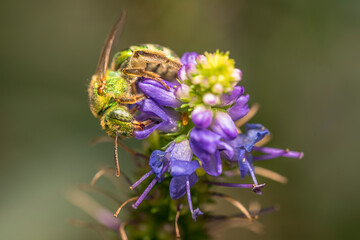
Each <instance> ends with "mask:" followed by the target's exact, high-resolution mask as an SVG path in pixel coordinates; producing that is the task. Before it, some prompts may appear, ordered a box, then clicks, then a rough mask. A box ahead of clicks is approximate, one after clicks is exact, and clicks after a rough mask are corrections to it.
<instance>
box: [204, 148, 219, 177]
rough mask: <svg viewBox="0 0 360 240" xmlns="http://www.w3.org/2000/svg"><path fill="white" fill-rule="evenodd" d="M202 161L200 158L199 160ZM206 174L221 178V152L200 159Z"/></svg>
mask: <svg viewBox="0 0 360 240" xmlns="http://www.w3.org/2000/svg"><path fill="white" fill-rule="evenodd" d="M199 159H200V158H199ZM200 161H201V163H202V167H203V169H204V170H205V172H206V173H207V174H209V175H212V176H219V175H220V174H221V173H222V164H221V158H220V152H219V150H216V152H215V154H211V155H207V156H206V157H204V158H202V159H200Z"/></svg>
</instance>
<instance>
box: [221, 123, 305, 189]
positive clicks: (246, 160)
mask: <svg viewBox="0 0 360 240" xmlns="http://www.w3.org/2000/svg"><path fill="white" fill-rule="evenodd" d="M245 131H246V133H243V134H239V136H238V137H237V138H236V139H234V140H232V141H228V142H227V143H228V144H229V145H231V146H232V147H233V148H234V155H233V157H228V156H226V155H224V157H225V158H227V159H229V160H230V161H237V162H238V164H239V170H240V174H241V177H242V178H244V177H245V176H246V175H250V176H251V177H252V179H253V181H254V184H255V187H254V188H253V191H254V192H256V193H257V194H261V191H260V188H262V187H264V185H263V184H260V185H259V184H258V182H257V179H256V177H255V172H254V165H253V162H254V161H259V160H267V159H273V158H277V157H291V158H302V156H303V154H302V153H299V152H294V151H289V150H281V149H275V148H266V147H265V148H264V147H256V146H255V144H256V143H257V142H259V141H260V140H261V139H263V138H264V137H265V135H267V134H269V130H267V129H266V128H265V127H264V126H262V125H261V124H246V125H245ZM253 150H255V151H259V152H263V153H266V154H267V155H261V156H255V157H254V156H252V151H253Z"/></svg>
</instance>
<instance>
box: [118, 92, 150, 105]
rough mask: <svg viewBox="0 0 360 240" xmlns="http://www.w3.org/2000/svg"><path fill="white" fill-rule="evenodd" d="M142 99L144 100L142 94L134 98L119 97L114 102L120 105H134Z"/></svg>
mask: <svg viewBox="0 0 360 240" xmlns="http://www.w3.org/2000/svg"><path fill="white" fill-rule="evenodd" d="M144 98H145V95H144V94H137V95H135V96H128V97H120V98H117V99H116V101H117V102H118V103H120V104H134V103H137V102H139V101H141V100H143V99H144Z"/></svg>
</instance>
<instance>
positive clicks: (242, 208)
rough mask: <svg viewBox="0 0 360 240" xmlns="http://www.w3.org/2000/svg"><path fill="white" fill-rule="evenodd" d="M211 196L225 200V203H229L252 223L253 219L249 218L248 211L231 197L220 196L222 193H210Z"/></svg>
mask: <svg viewBox="0 0 360 240" xmlns="http://www.w3.org/2000/svg"><path fill="white" fill-rule="evenodd" d="M211 195H213V196H217V197H221V198H223V199H225V200H226V201H228V202H229V203H231V204H232V205H233V206H234V207H236V208H237V209H239V210H240V211H241V212H242V213H244V215H245V216H246V217H247V218H248V219H249V220H250V221H252V220H253V218H252V217H251V215H250V213H249V211H248V210H247V209H246V208H245V207H244V205H242V204H241V203H240V202H239V201H238V200H236V199H235V198H233V197H230V196H228V195H225V194H222V193H217V192H213V193H211Z"/></svg>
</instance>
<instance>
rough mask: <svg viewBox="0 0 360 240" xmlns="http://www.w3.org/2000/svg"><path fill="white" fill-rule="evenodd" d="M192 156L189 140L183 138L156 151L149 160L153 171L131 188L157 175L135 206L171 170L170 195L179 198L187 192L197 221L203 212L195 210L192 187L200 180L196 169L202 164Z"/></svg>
mask: <svg viewBox="0 0 360 240" xmlns="http://www.w3.org/2000/svg"><path fill="white" fill-rule="evenodd" d="M192 156H193V153H192V151H191V149H190V146H189V141H188V140H183V141H181V142H179V143H176V142H173V143H172V144H170V146H169V147H168V148H167V149H166V151H165V152H164V151H160V150H156V151H154V152H153V153H152V154H151V156H150V161H149V165H150V168H151V171H150V172H148V173H146V174H145V175H144V176H143V177H141V178H140V179H139V180H138V181H137V182H135V183H134V184H133V185H132V186H131V187H130V188H131V189H134V188H135V187H137V186H138V185H139V184H140V183H141V182H142V181H144V180H145V179H146V178H148V177H149V176H151V175H155V178H154V179H153V180H152V182H151V183H150V184H149V185H148V187H147V188H146V189H145V191H144V192H143V193H142V194H141V196H140V197H139V199H138V200H137V201H136V202H135V203H134V204H133V208H135V209H136V208H137V207H138V206H139V205H140V203H141V202H142V201H143V200H144V199H145V197H146V196H147V194H148V193H149V192H150V190H151V189H152V188H153V187H154V185H155V184H156V182H162V180H163V178H164V173H165V172H169V173H170V175H171V176H172V179H171V181H170V186H169V192H170V197H171V198H172V199H178V198H180V197H182V196H184V195H185V193H186V194H187V198H188V203H189V208H190V211H191V213H192V217H193V219H194V220H195V221H196V217H197V216H198V215H201V214H203V213H202V212H201V211H200V210H199V209H198V208H197V209H195V210H193V206H192V202H191V194H190V188H191V187H192V186H193V185H194V184H195V183H196V182H197V181H198V177H197V175H196V173H195V170H196V169H197V168H199V167H200V164H199V162H198V161H195V160H194V161H192Z"/></svg>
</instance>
